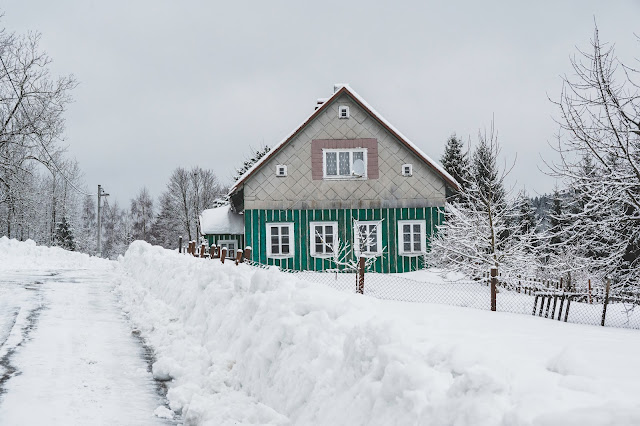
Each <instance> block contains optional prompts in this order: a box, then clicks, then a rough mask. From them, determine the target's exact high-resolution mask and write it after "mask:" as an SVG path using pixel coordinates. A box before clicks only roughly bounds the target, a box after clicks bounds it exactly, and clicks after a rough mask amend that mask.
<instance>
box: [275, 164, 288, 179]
mask: <svg viewBox="0 0 640 426" xmlns="http://www.w3.org/2000/svg"><path fill="white" fill-rule="evenodd" d="M286 175H287V166H285V165H284V164H278V165H277V166H276V176H278V177H285V176H286Z"/></svg>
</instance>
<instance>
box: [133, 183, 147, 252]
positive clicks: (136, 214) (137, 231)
mask: <svg viewBox="0 0 640 426" xmlns="http://www.w3.org/2000/svg"><path fill="white" fill-rule="evenodd" d="M130 214H131V227H132V232H133V239H134V240H143V241H151V224H152V222H153V199H152V198H151V195H150V194H149V191H148V190H147V188H142V189H141V190H140V193H139V194H138V195H137V196H136V198H134V199H132V200H131V209H130Z"/></svg>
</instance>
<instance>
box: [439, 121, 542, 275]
mask: <svg viewBox="0 0 640 426" xmlns="http://www.w3.org/2000/svg"><path fill="white" fill-rule="evenodd" d="M499 154H500V147H499V145H498V141H497V137H496V135H495V132H494V131H493V128H492V129H491V133H490V134H489V136H487V135H486V133H485V134H480V135H479V144H478V146H477V147H476V149H475V150H474V153H473V157H472V164H471V171H472V173H471V175H470V180H469V186H468V188H467V189H466V190H465V191H464V192H461V196H462V197H463V200H462V201H461V202H453V203H448V204H447V206H446V210H445V222H444V224H443V225H442V226H440V227H438V234H437V235H436V236H435V238H434V239H433V241H432V242H431V252H430V253H429V254H428V255H427V256H426V260H427V262H428V263H429V264H430V265H433V266H438V267H441V268H444V269H456V270H461V271H463V272H465V273H467V274H468V275H469V276H472V277H481V276H482V274H483V273H485V272H487V271H488V270H489V268H491V267H492V266H498V267H499V268H500V269H501V271H502V272H503V273H529V272H531V271H532V269H534V268H535V267H536V265H537V262H536V260H535V256H536V254H535V250H533V241H534V232H535V229H530V230H529V232H527V233H521V232H519V231H520V226H521V224H520V223H519V222H518V221H517V220H514V218H515V217H517V216H518V215H517V213H518V212H517V210H516V209H514V207H513V205H512V204H510V203H509V202H508V201H507V197H506V195H507V194H506V191H505V189H504V179H505V176H506V174H507V172H506V171H504V170H500V168H499V167H498V163H497V160H498V157H499Z"/></svg>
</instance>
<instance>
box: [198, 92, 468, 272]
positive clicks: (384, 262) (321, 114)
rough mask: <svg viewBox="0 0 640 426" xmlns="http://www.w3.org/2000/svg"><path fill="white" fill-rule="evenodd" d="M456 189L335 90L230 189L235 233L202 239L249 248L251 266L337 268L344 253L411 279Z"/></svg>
mask: <svg viewBox="0 0 640 426" xmlns="http://www.w3.org/2000/svg"><path fill="white" fill-rule="evenodd" d="M457 189H458V184H457V182H456V181H455V179H454V178H453V177H452V176H451V175H450V174H449V173H447V172H446V171H445V170H444V169H443V168H442V167H441V166H440V165H439V164H437V163H436V162H435V161H433V160H432V159H431V158H429V157H428V156H427V155H426V154H425V153H424V152H422V151H421V150H420V149H419V148H418V147H417V146H416V145H414V144H413V143H412V142H411V141H409V139H407V138H406V137H405V136H403V135H402V134H401V133H400V132H399V131H398V130H397V129H396V128H395V127H393V126H392V125H391V124H390V123H389V122H387V121H386V120H385V119H384V118H383V117H382V116H381V115H380V114H378V113H377V112H376V111H375V110H374V109H373V108H372V107H371V106H370V105H369V104H368V103H367V102H366V101H365V100H364V99H363V98H362V97H361V96H360V95H358V94H357V93H356V92H355V91H354V90H353V89H352V88H351V87H349V86H348V85H336V86H335V87H334V93H333V95H332V96H331V97H329V98H327V99H319V100H318V103H317V105H316V109H315V111H313V112H312V113H311V114H310V116H309V117H308V118H307V119H306V120H305V121H304V122H303V123H302V124H301V125H300V126H298V127H297V128H295V129H294V131H293V132H292V133H291V134H290V135H288V136H287V137H286V138H285V139H284V140H282V141H281V142H280V143H279V144H277V145H276V146H275V147H273V149H272V150H271V151H270V152H269V154H267V155H266V156H264V157H262V158H261V159H260V160H259V161H258V162H256V164H254V165H253V167H252V168H251V169H249V170H248V171H247V172H246V173H245V174H244V175H242V176H241V177H240V179H238V181H237V182H236V183H235V185H234V186H233V187H232V188H231V190H230V192H229V198H230V206H229V207H228V209H227V210H226V219H228V220H229V223H231V222H233V223H234V224H236V225H234V226H235V227H234V229H233V230H232V229H231V228H230V227H227V228H225V226H219V227H218V228H215V229H214V228H213V227H207V226H205V224H204V223H203V233H204V234H206V237H207V238H208V240H209V243H210V244H213V243H216V244H227V245H228V244H229V243H230V241H235V242H237V244H238V245H237V247H241V246H243V245H245V244H246V245H248V246H251V247H252V260H254V261H257V262H260V263H264V264H274V265H278V266H280V267H283V268H288V269H294V270H326V269H332V268H335V267H336V263H335V262H334V260H333V257H334V254H335V253H334V250H338V247H340V248H343V249H345V252H344V253H346V255H347V257H349V258H351V259H356V258H357V257H359V256H366V257H370V258H374V259H375V261H374V263H373V268H374V270H375V271H376V272H384V273H395V272H408V271H412V270H416V269H418V268H421V267H422V266H423V262H424V256H423V255H424V253H425V252H427V251H428V250H429V241H430V239H431V237H432V236H433V235H434V232H435V231H436V226H437V225H439V224H441V223H442V221H443V218H444V215H443V210H444V205H445V197H446V193H447V191H450V190H457ZM215 211H216V210H215V209H214V212H213V213H212V212H205V213H204V214H203V216H204V217H205V218H206V216H207V215H211V214H214V215H215V214H218V213H215ZM216 218H217V219H219V220H221V221H222V222H224V220H225V216H224V215H222V214H221V213H220V214H219V215H218V216H216ZM205 222H206V219H205ZM240 223H242V224H243V226H244V229H243V231H244V232H242V233H241V232H240V225H239V224H240ZM223 229H224V230H225V232H224V233H223V232H219V233H218V232H217V231H222V230H223ZM226 231H229V232H226ZM231 231H233V232H231Z"/></svg>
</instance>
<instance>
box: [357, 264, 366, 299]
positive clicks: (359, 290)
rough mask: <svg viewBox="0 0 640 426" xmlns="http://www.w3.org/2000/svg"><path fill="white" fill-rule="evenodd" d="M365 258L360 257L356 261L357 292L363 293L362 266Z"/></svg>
mask: <svg viewBox="0 0 640 426" xmlns="http://www.w3.org/2000/svg"><path fill="white" fill-rule="evenodd" d="M365 262H366V259H365V258H364V257H360V260H359V261H358V293H360V294H364V269H365V268H364V266H365Z"/></svg>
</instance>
